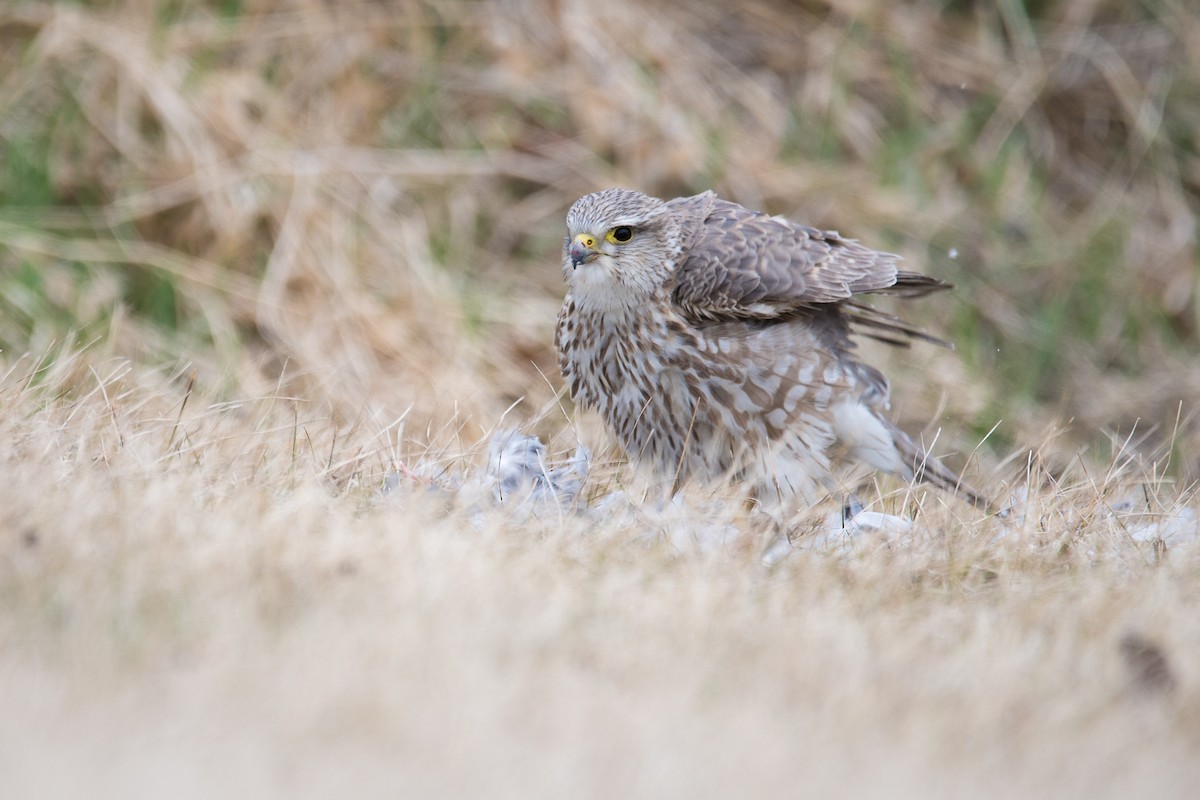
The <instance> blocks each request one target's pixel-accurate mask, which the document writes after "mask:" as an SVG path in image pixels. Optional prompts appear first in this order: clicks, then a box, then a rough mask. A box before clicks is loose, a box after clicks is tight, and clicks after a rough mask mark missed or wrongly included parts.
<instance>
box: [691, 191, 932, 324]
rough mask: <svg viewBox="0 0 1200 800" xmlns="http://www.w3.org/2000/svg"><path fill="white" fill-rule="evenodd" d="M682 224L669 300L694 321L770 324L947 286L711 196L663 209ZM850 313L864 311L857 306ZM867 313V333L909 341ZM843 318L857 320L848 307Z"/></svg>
mask: <svg viewBox="0 0 1200 800" xmlns="http://www.w3.org/2000/svg"><path fill="white" fill-rule="evenodd" d="M669 205H670V206H671V207H672V209H673V210H674V211H675V212H676V213H677V214H679V215H680V218H681V222H682V224H683V232H684V236H683V245H684V255H683V261H682V263H681V264H680V267H679V269H678V271H677V273H676V283H675V287H674V293H673V297H674V300H675V302H676V303H677V304H678V306H679V307H680V309H681V310H682V311H683V312H684V313H685V314H687V315H688V316H691V317H693V318H695V319H697V320H720V319H730V318H757V319H770V318H773V317H778V316H784V315H789V314H791V313H794V312H795V311H797V310H799V309H801V308H804V307H806V306H812V305H814V304H827V303H845V301H848V300H850V298H852V297H853V296H854V295H858V294H864V293H868V292H889V293H894V294H900V295H902V296H905V297H916V296H920V295H923V294H927V293H929V292H932V291H937V290H940V289H948V288H950V285H949V284H947V283H944V282H942V281H939V280H937V279H936V278H930V277H928V276H925V275H921V274H919V273H916V272H906V271H904V270H900V269H898V268H897V263H898V262H899V261H900V258H899V256H895V255H892V254H891V253H880V252H877V251H875V250H871V249H870V248H867V247H863V246H862V245H861V244H859V243H858V242H856V241H854V240H853V239H844V238H842V237H841V236H839V235H838V234H837V233H836V232H834V231H821V230H817V229H815V228H809V227H807V226H804V225H798V224H796V223H794V222H790V221H788V220H785V219H782V218H780V217H772V216H768V215H766V214H763V213H761V212H757V211H751V210H749V209H747V208H744V207H742V206H740V205H738V204H737V203H731V202H729V201H726V200H721V199H718V198H717V197H716V196H715V195H713V194H712V193H711V192H706V193H704V194H701V195H696V196H695V197H682V198H678V199H676V200H672V201H671V202H670V204H669ZM848 305H849V306H852V307H854V308H858V309H866V307H862V306H859V305H858V304H848ZM866 310H867V311H870V313H866V314H863V315H862V316H863V317H864V318H863V319H862V320H860V321H863V322H866V324H867V325H868V326H874V327H877V328H882V329H890V330H892V331H893V332H899V333H903V334H905V335H913V332H912V331H911V330H910V329H908V328H907V326H903V324H902V323H901V326H900V327H896V323H899V322H900V321H899V320H896V319H895V318H892V317H888V316H887V315H882V314H880V313H878V312H874V311H871V310H869V309H866ZM847 311H848V312H850V314H849V316H850V317H851V318H854V317H855V316H856V315H855V313H854V311H853V310H852V308H847Z"/></svg>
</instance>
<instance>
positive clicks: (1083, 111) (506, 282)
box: [0, 0, 1200, 797]
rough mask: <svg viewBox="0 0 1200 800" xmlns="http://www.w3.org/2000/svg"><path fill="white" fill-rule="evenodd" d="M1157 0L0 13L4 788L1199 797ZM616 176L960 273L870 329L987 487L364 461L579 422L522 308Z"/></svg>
mask: <svg viewBox="0 0 1200 800" xmlns="http://www.w3.org/2000/svg"><path fill="white" fill-rule="evenodd" d="M943 6H946V7H943ZM1027 6H1031V7H1035V9H1036V10H1035V12H1030V11H1028V10H1027ZM1185 6H1186V4H1185V3H1183V2H1179V0H1155V1H1154V2H1147V3H1139V4H1134V3H1124V2H1118V1H1117V0H1112V2H1107V1H1106V0H1100V1H1099V2H1089V1H1088V0H1063V1H1062V2H1057V3H1040V4H1038V3H1026V4H1022V3H1020V2H1016V0H1011V1H1007V2H1001V3H997V4H973V3H949V4H945V3H934V2H913V3H903V4H896V3H886V2H882V1H880V2H875V1H874V0H862V1H861V2H842V1H841V0H836V1H835V2H802V3H788V4H785V3H779V2H768V1H767V0H762V1H761V2H746V3H741V4H737V8H735V9H721V8H719V6H718V5H717V4H667V3H661V4H660V3H655V2H651V1H650V0H621V1H620V2H614V3H611V4H609V6H607V7H606V11H605V12H604V14H603V15H598V14H597V13H596V10H595V7H594V5H593V4H585V3H581V2H574V1H573V0H559V1H558V2H550V0H544V1H543V0H513V1H512V2H498V3H487V4H485V3H480V4H475V3H459V2H436V1H431V2H423V3H422V2H409V3H396V4H392V5H388V4H380V3H365V2H364V3H339V4H322V3H304V2H301V3H292V4H275V3H266V2H247V3H237V2H230V3H223V4H219V5H217V6H211V7H210V6H209V5H207V4H201V3H195V2H187V0H181V2H174V3H169V4H157V5H156V4H153V3H148V2H126V3H107V4H97V5H96V6H92V7H84V6H74V5H67V4H59V3H47V2H21V3H14V4H9V5H6V6H5V7H4V8H3V9H0V153H2V155H0V350H2V352H0V376H2V378H0V599H2V606H0V607H2V609H3V610H2V611H0V787H2V788H0V790H2V791H3V794H4V795H5V796H14V797H15V796H33V795H37V796H78V795H79V794H81V793H83V792H87V793H89V794H100V795H112V796H122V797H126V796H130V795H150V794H152V793H153V794H163V793H166V792H170V793H171V794H172V795H179V794H188V793H190V794H194V795H196V796H212V795H214V794H218V793H221V794H240V795H244V796H256V797H257V796H264V795H267V796H270V795H286V796H295V795H301V796H304V795H312V796H317V795H327V794H329V793H330V792H331V791H334V790H337V789H344V788H345V787H346V786H348V785H349V786H353V787H354V788H355V789H356V790H358V791H360V792H364V793H369V794H372V795H382V794H384V793H388V794H392V795H394V794H398V793H405V794H411V795H468V794H469V795H480V794H484V793H487V794H496V795H513V796H516V795H521V796H525V795H529V794H540V795H564V794H568V793H569V794H572V795H579V794H582V795H588V796H614V795H618V796H619V795H639V796H660V795H664V794H668V795H678V796H728V795H732V794H738V795H755V794H767V793H772V794H783V793H788V794H794V793H796V792H797V790H798V789H799V790H801V791H804V790H808V791H809V792H810V793H814V794H816V793H821V794H830V795H843V796H862V795H869V794H876V795H882V794H888V795H904V794H913V795H916V794H920V795H931V794H932V795H946V796H962V795H963V794H966V793H968V792H969V793H971V794H982V795H984V796H987V795H995V796H1022V797H1026V796H1031V795H1043V796H1059V797H1060V796H1064V795H1068V796H1069V795H1084V794H1087V795H1089V796H1114V797H1117V796H1130V795H1133V794H1135V793H1136V794H1138V795H1147V796H1150V795H1154V796H1163V797H1167V796H1179V797H1184V796H1189V793H1188V790H1189V788H1190V787H1192V786H1194V785H1195V784H1196V780H1197V778H1198V777H1200V767H1198V766H1197V762H1196V760H1195V758H1194V757H1192V754H1193V753H1194V752H1195V751H1196V748H1197V745H1198V744H1200V742H1198V741H1197V739H1198V738H1200V737H1198V735H1197V731H1200V724H1198V723H1200V690H1198V688H1197V687H1198V686H1200V673H1198V672H1197V669H1196V666H1195V665H1197V664H1200V652H1198V651H1200V637H1197V635H1196V632H1197V627H1196V622H1195V620H1196V618H1197V612H1198V611H1200V608H1198V600H1200V596H1198V593H1200V590H1198V589H1197V587H1198V586H1200V581H1198V580H1197V578H1198V577H1200V576H1198V575H1197V565H1198V564H1200V554H1198V553H1197V552H1196V547H1197V545H1196V536H1197V533H1198V532H1197V531H1196V530H1195V527H1196V526H1195V516H1190V517H1189V516H1188V514H1189V513H1191V514H1194V513H1195V511H1196V510H1197V499H1196V495H1195V491H1194V489H1193V488H1192V486H1193V483H1194V482H1195V481H1196V480H1197V479H1200V424H1197V420H1196V410H1197V405H1196V398H1197V397H1200V368H1198V367H1197V364H1196V360H1195V356H1194V353H1195V351H1196V348H1197V346H1200V342H1198V332H1200V299H1198V297H1200V287H1198V280H1200V279H1198V275H1200V270H1198V269H1197V258H1196V240H1197V227H1196V218H1197V207H1198V205H1200V154H1198V152H1197V137H1196V131H1197V130H1200V77H1198V76H1200V62H1198V60H1197V59H1198V58H1200V56H1198V55H1197V54H1200V23H1198V22H1197V20H1196V19H1195V16H1194V14H1191V13H1190V11H1189V10H1188V9H1187V8H1185ZM615 184H625V185H633V186H637V187H638V188H642V189H645V190H648V191H652V192H657V193H660V194H664V195H665V194H673V193H679V192H687V191H699V190H702V189H706V188H710V187H712V188H716V189H717V190H718V191H720V192H721V193H722V194H724V195H726V196H729V197H732V198H734V199H737V200H740V201H742V202H745V203H747V204H750V205H754V206H759V207H764V208H768V209H770V210H771V211H774V212H781V213H787V214H791V215H794V216H796V217H797V218H800V219H803V220H805V221H808V222H812V223H815V224H820V225H823V226H828V227H835V228H839V229H841V230H842V231H843V232H846V233H849V234H852V235H855V236H858V237H860V238H862V239H864V240H865V241H867V242H868V243H871V244H875V245H878V246H884V247H890V248H893V249H895V250H897V251H898V252H901V253H903V254H904V255H905V256H906V257H907V258H909V259H910V260H912V261H913V262H915V263H916V264H918V265H919V266H920V267H921V268H923V269H926V270H928V271H930V272H932V273H934V274H937V275H939V276H941V277H945V278H948V279H950V280H952V281H954V282H956V283H957V284H959V292H958V294H957V299H956V300H955V301H954V302H952V303H945V304H939V303H936V302H926V303H924V304H922V305H921V306H918V307H916V308H915V309H914V310H915V311H916V312H917V313H920V314H925V315H928V325H929V327H930V328H931V329H933V330H937V331H944V332H948V333H950V334H951V335H953V336H954V337H955V338H956V339H957V340H958V342H959V344H960V348H959V351H958V352H957V353H943V352H930V351H928V350H919V351H914V353H913V354H911V355H906V354H895V353H885V352H882V351H881V352H879V353H873V356H877V358H878V359H883V360H886V362H887V365H888V372H889V374H891V375H892V376H893V378H894V382H895V384H896V390H895V394H896V400H897V406H898V410H899V413H900V415H901V417H902V418H903V419H904V420H905V422H906V424H907V425H908V427H909V428H910V429H912V430H914V431H916V430H919V428H920V425H922V424H924V423H925V422H926V421H928V420H931V419H932V420H935V423H934V425H933V426H932V428H931V429H930V430H929V431H927V432H926V433H927V435H933V434H934V433H935V432H936V430H937V429H938V428H941V427H944V428H945V432H944V433H942V434H941V436H940V439H939V443H940V447H939V450H941V451H947V450H955V449H958V450H960V451H970V450H971V449H972V448H973V447H974V445H975V443H976V442H977V441H979V440H980V439H982V438H983V437H984V434H985V433H986V432H987V431H988V430H990V429H991V428H992V427H993V426H994V425H995V424H996V423H997V421H998V420H1000V419H1001V418H1003V422H1002V423H1001V425H1000V427H999V429H998V430H997V432H996V434H995V435H993V436H992V437H991V438H990V439H989V440H988V442H987V443H986V444H984V445H983V446H982V447H980V448H979V449H978V451H977V452H975V454H974V455H973V456H972V459H971V461H970V463H969V470H968V471H969V473H970V476H971V479H972V481H973V482H975V483H979V484H982V485H984V486H985V487H988V488H989V489H991V490H992V492H993V493H995V494H1006V493H1008V492H1009V491H1010V490H1011V491H1012V492H1013V493H1014V494H1015V496H1017V497H1021V496H1025V495H1027V497H1028V499H1027V501H1026V503H1025V505H1024V506H1023V509H1022V510H1023V512H1024V513H1023V514H1020V515H1017V516H1015V517H1014V518H1013V519H1012V520H1011V521H1008V522H1002V521H1000V520H996V519H983V518H980V517H979V516H978V515H976V514H975V513H973V512H972V511H970V509H968V508H966V507H965V506H961V505H958V504H956V503H955V502H954V501H952V500H946V499H945V498H941V497H939V496H936V495H932V494H918V495H917V496H915V497H912V498H908V497H907V496H906V492H904V491H903V488H902V487H896V486H894V485H887V484H885V485H883V486H882V487H881V495H882V499H881V500H880V501H879V503H880V506H881V507H882V508H884V509H886V510H889V511H902V512H903V513H914V512H915V513H916V524H915V527H914V529H913V532H912V535H911V536H909V537H907V538H901V539H888V538H887V537H884V536H882V535H880V536H877V537H871V536H861V537H859V538H857V539H856V540H854V543H853V547H851V548H849V549H846V548H841V547H831V548H816V549H810V550H806V551H804V552H802V553H797V554H795V555H793V556H792V557H791V558H789V559H787V560H785V561H783V562H782V563H781V564H780V565H778V566H776V567H774V568H773V569H767V568H765V567H764V566H763V565H762V563H761V558H760V556H761V552H762V548H763V546H764V544H765V542H764V541H763V540H762V538H761V536H759V535H756V534H754V533H753V532H752V531H749V530H745V531H744V533H743V535H742V536H741V537H739V538H738V539H737V540H736V541H735V542H733V543H731V544H729V545H727V546H722V547H715V548H706V547H700V546H695V547H692V546H688V545H687V544H686V536H684V537H680V536H676V537H674V538H673V539H670V540H669V541H668V538H667V537H665V536H662V535H659V532H657V531H656V530H655V529H654V528H653V526H651V527H647V526H646V525H645V524H639V523H634V522H632V521H629V520H620V521H614V520H610V521H607V522H605V521H601V522H597V521H596V520H594V519H590V518H586V517H580V516H575V515H569V514H568V515H564V516H559V515H548V516H546V517H544V518H541V519H538V518H534V519H529V518H517V517H515V516H512V515H509V514H506V513H505V512H504V511H503V510H493V511H490V512H488V513H486V514H483V515H482V516H481V515H480V514H477V513H475V511H474V510H473V509H471V508H469V507H464V506H465V504H463V503H460V504H457V505H456V504H454V503H452V502H447V498H446V497H445V496H444V495H442V494H438V493H434V492H428V491H425V490H424V488H423V487H424V484H423V483H421V481H420V480H419V479H418V478H416V477H412V478H409V477H406V478H404V480H403V481H402V490H401V491H399V492H397V493H394V494H393V495H392V496H389V497H387V498H383V497H381V496H379V494H378V490H379V488H380V487H381V486H382V484H383V482H384V478H385V475H387V474H388V473H389V472H391V471H393V470H395V469H397V468H413V467H417V466H419V465H429V464H436V465H438V466H445V467H448V468H457V469H464V470H471V469H477V468H478V465H479V464H480V463H481V460H482V450H483V443H484V442H485V441H486V438H487V435H488V433H489V432H490V431H491V430H492V429H494V428H495V427H497V426H499V425H502V424H503V425H516V424H522V425H525V426H526V427H528V428H529V429H530V430H534V431H536V432H538V433H540V434H541V435H543V436H544V437H546V438H547V439H548V440H549V441H550V442H551V444H552V449H554V450H555V451H560V450H565V449H568V448H570V447H573V446H574V444H575V439H576V435H578V436H580V437H582V438H583V439H585V440H586V441H587V442H588V443H589V444H591V445H592V446H594V447H600V446H601V444H602V442H603V437H602V435H601V434H600V432H599V430H598V428H597V426H596V421H595V420H594V419H590V418H587V417H584V418H582V419H578V420H576V419H574V417H573V415H571V414H570V413H569V410H564V409H562V408H561V406H560V405H559V403H558V402H557V401H556V391H557V389H558V376H557V370H556V367H555V365H554V359H553V354H552V352H551V349H550V338H551V337H550V330H551V325H552V320H553V317H554V314H555V312H556V310H557V305H558V301H559V298H560V296H561V286H560V283H559V276H558V269H557V249H558V246H559V243H560V241H561V235H562V230H561V225H562V222H561V220H562V215H563V213H564V212H565V209H566V207H567V205H568V204H569V203H570V202H571V200H573V199H574V198H575V197H577V196H578V195H580V194H582V193H584V192H587V191H590V190H592V189H595V188H599V187H603V186H608V185H615ZM952 251H953V255H951V252H952ZM602 452H603V451H602ZM951 458H952V459H957V463H958V464H962V463H964V461H965V460H966V459H965V452H960V454H958V455H957V456H955V455H952V456H951ZM619 479H620V475H619V473H618V475H617V476H616V477H612V476H610V475H609V471H603V473H602V474H601V475H600V476H599V477H598V479H597V480H596V481H595V482H594V485H593V486H592V488H591V492H593V493H602V492H604V491H606V490H607V489H608V488H609V487H610V485H611V484H612V482H614V481H616V480H619ZM820 516H821V515H820V514H819V513H818V514H817V517H820ZM1188 520H1191V522H1190V523H1189V522H1188ZM703 521H704V522H712V520H703ZM717 521H718V522H723V521H724V520H717ZM734 521H735V522H737V523H739V524H741V525H742V526H743V528H745V524H744V523H745V520H741V519H735V520H734ZM1156 523H1157V524H1160V525H1162V526H1163V527H1161V528H1160V529H1158V530H1160V532H1161V533H1163V536H1164V537H1165V539H1163V538H1156V537H1155V536H1154V535H1152V531H1153V529H1152V528H1150V527H1148V526H1151V525H1154V524H1156ZM814 524H816V523H815V522H814ZM1171 526H1175V528H1174V529H1172V528H1171ZM1148 532H1149V533H1148ZM681 543H682V544H681Z"/></svg>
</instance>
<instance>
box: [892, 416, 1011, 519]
mask: <svg viewBox="0 0 1200 800" xmlns="http://www.w3.org/2000/svg"><path fill="white" fill-rule="evenodd" d="M887 426H888V427H889V428H890V429H891V432H892V441H893V442H894V443H895V445H896V450H897V451H898V452H899V454H900V459H901V461H902V462H903V464H904V465H905V469H906V473H907V474H905V476H904V477H905V478H907V479H908V480H918V481H925V482H926V483H932V484H933V485H934V486H936V487H938V488H939V489H945V490H946V491H948V492H953V493H954V494H956V495H958V496H959V497H961V498H962V499H964V500H966V501H967V502H968V503H970V504H971V505H973V506H975V507H976V508H981V509H984V510H985V511H987V512H988V513H992V514H994V513H999V510H998V507H997V506H996V504H995V503H993V502H992V501H991V499H989V498H988V497H987V496H986V495H984V494H982V493H980V492H979V491H978V490H976V489H974V488H972V487H971V486H970V485H969V484H967V483H964V482H963V479H962V478H961V477H960V476H959V475H958V474H956V473H955V472H954V470H952V469H950V468H949V467H947V466H945V465H944V464H942V462H941V461H938V460H937V459H935V458H933V457H932V456H930V455H929V453H928V452H927V451H926V450H925V448H923V447H921V446H920V445H919V444H917V443H916V442H914V441H913V440H912V438H911V437H910V436H909V435H908V434H907V433H905V432H904V431H902V430H900V429H899V428H897V427H896V426H895V425H893V424H892V423H890V422H888V423H887Z"/></svg>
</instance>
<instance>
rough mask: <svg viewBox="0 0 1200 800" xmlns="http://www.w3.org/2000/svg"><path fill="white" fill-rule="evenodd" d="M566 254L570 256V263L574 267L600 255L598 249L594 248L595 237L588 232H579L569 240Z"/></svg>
mask: <svg viewBox="0 0 1200 800" xmlns="http://www.w3.org/2000/svg"><path fill="white" fill-rule="evenodd" d="M567 254H568V255H569V256H570V257H571V265H572V266H574V267H578V266H579V265H580V264H586V263H587V262H589V261H593V260H595V258H596V257H597V256H598V255H600V251H599V250H597V249H596V237H595V236H592V235H591V234H590V233H581V234H579V235H578V236H576V237H575V238H574V239H573V240H572V241H571V246H570V247H568V248H567Z"/></svg>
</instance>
